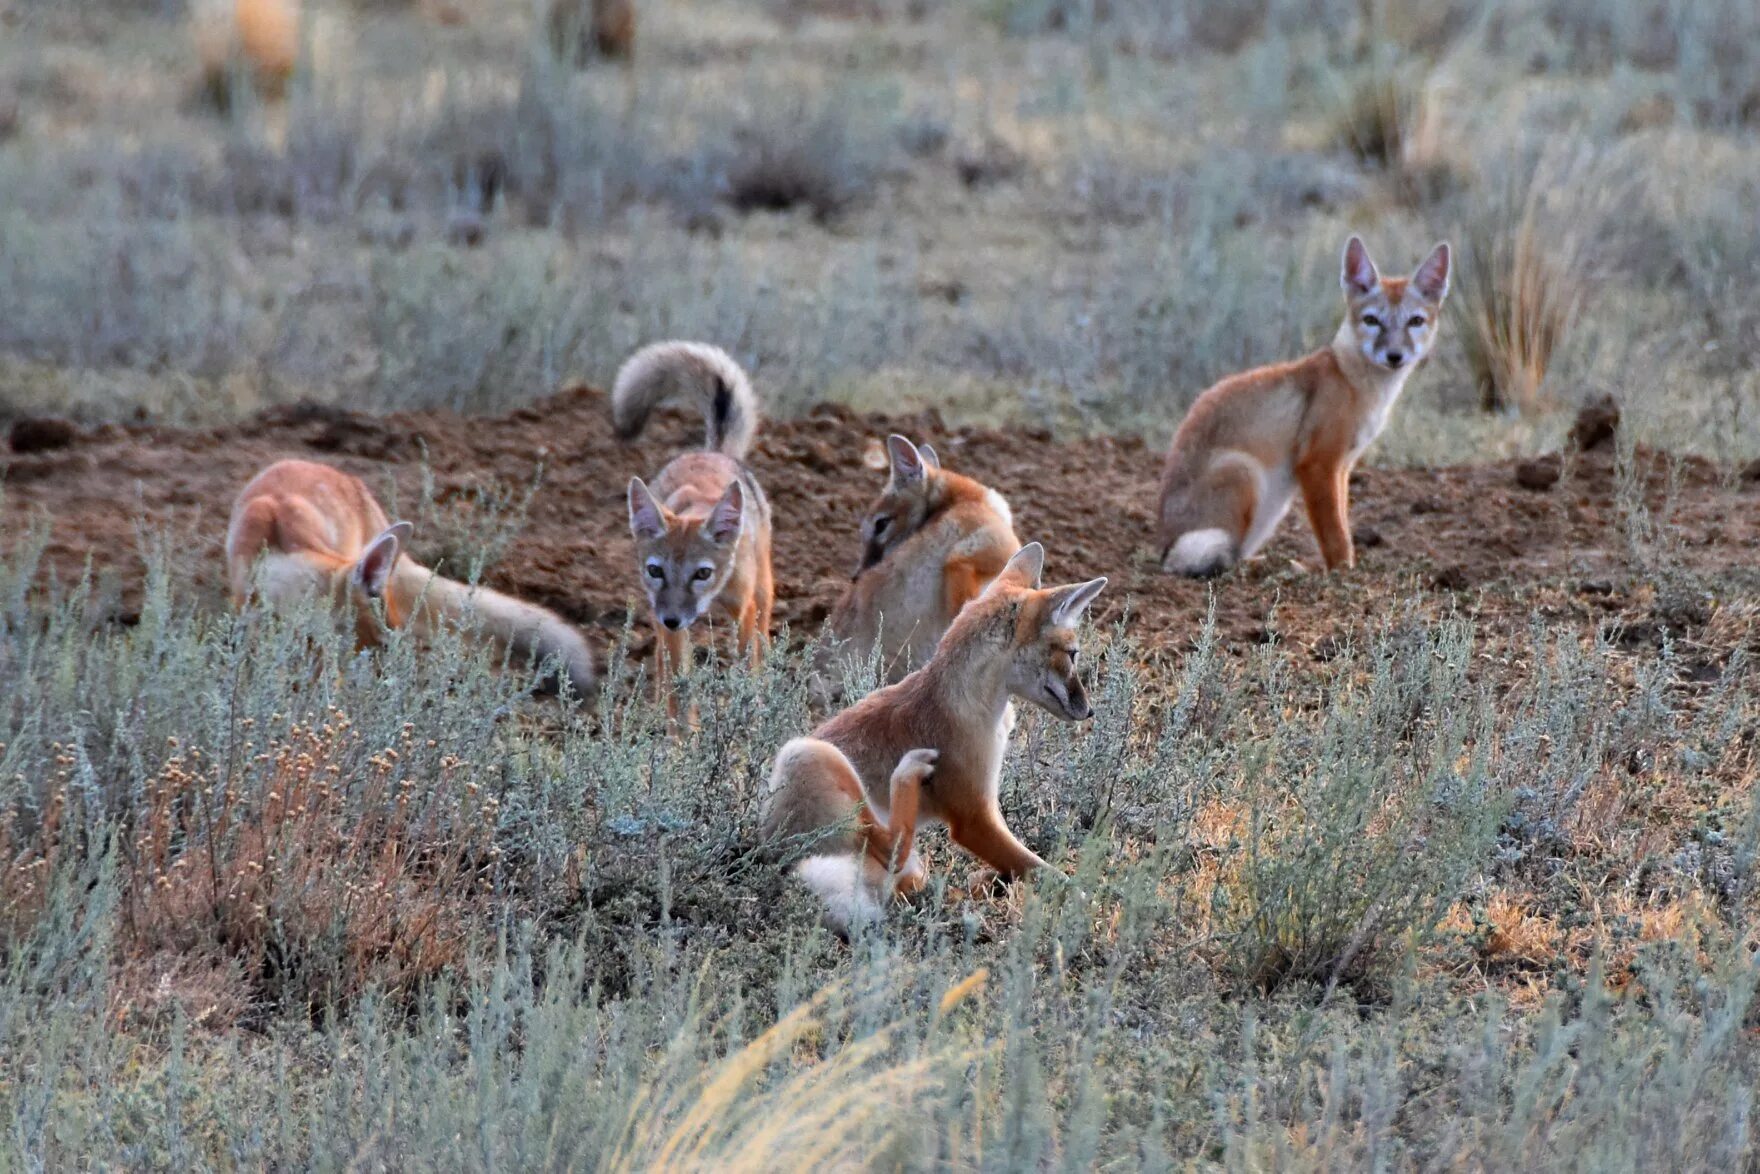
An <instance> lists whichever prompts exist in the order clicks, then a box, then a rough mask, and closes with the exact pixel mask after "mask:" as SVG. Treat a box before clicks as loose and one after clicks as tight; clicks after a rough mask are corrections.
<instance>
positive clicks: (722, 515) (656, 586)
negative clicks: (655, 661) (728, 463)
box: [629, 477, 745, 631]
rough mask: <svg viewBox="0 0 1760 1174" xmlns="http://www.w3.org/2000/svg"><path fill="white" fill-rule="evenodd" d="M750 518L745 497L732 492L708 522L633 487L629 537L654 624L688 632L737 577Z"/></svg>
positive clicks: (638, 483)
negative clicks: (741, 540) (744, 528)
mask: <svg viewBox="0 0 1760 1174" xmlns="http://www.w3.org/2000/svg"><path fill="white" fill-rule="evenodd" d="M744 514H745V491H744V490H742V489H741V488H740V484H739V482H738V481H735V482H733V483H732V484H730V485H729V486H728V487H727V492H725V493H723V494H722V495H721V500H720V501H718V502H716V503H715V508H714V509H712V510H710V511H709V515H708V517H705V518H686V517H681V516H679V515H678V514H675V513H673V512H672V511H671V510H669V509H667V508H666V507H665V506H663V505H661V504H660V503H659V502H658V501H657V500H655V498H654V495H653V493H652V492H650V491H649V489H648V487H647V485H645V484H644V483H643V482H642V479H641V478H640V477H631V478H630V481H629V532H630V534H631V535H632V536H634V538H635V540H636V562H637V565H638V566H639V567H640V568H641V571H640V573H641V579H642V587H643V588H644V589H645V590H646V591H647V593H648V605H649V606H650V607H652V608H653V609H654V618H655V619H657V620H659V621H660V622H661V623H662V624H664V625H665V626H666V627H667V628H670V629H671V630H673V631H677V630H679V629H680V628H688V627H690V626H691V625H692V624H694V623H696V622H697V619H698V618H699V617H700V616H701V615H702V614H703V613H704V612H705V611H707V610H709V605H710V604H711V603H713V602H714V601H715V597H716V596H717V595H719V594H721V589H722V588H723V587H725V586H727V580H728V578H729V577H730V576H732V574H733V567H734V552H735V547H736V545H737V544H738V542H739V536H740V530H741V522H742V519H743V517H744Z"/></svg>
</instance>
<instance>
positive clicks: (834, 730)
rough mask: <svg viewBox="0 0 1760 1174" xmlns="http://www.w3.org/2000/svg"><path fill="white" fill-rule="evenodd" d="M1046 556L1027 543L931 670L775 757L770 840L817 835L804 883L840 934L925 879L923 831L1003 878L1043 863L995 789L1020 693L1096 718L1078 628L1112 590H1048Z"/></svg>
mask: <svg viewBox="0 0 1760 1174" xmlns="http://www.w3.org/2000/svg"><path fill="white" fill-rule="evenodd" d="M1044 560H1045V550H1044V548H1043V547H1041V546H1040V545H1039V544H1038V543H1037V542H1029V543H1028V544H1027V545H1025V546H1023V547H1021V548H1020V550H1019V551H1017V552H1016V553H1015V555H1014V557H1013V558H1011V559H1009V560H1008V563H1007V564H1006V565H1005V566H1004V567H1003V568H1002V571H1001V573H1000V574H998V575H997V576H996V578H995V579H994V580H993V581H992V582H991V583H990V585H989V586H988V587H986V588H985V589H984V591H983V593H982V594H980V595H979V596H978V597H977V598H976V599H974V600H972V601H971V602H970V603H968V604H967V605H966V606H965V608H964V609H963V610H961V611H960V613H959V615H958V616H957V617H955V619H954V621H953V623H952V625H951V626H950V627H949V628H948V629H947V633H946V635H944V636H942V638H941V642H940V644H939V645H937V646H936V649H935V654H934V656H932V657H931V658H930V659H929V662H928V663H927V664H925V665H924V666H923V667H922V668H920V669H918V670H916V671H915V672H913V673H911V674H910V675H909V676H907V677H905V678H904V679H903V680H902V681H900V682H898V683H897V684H896V685H889V686H887V687H885V688H883V689H879V690H877V691H875V692H873V693H870V694H869V695H868V696H867V697H865V698H863V699H862V700H861V701H859V702H857V703H856V704H855V705H853V706H851V707H850V708H848V709H846V710H844V711H843V712H842V713H840V714H838V715H837V716H836V717H833V718H832V719H831V720H829V721H827V722H825V723H824V724H823V725H821V726H820V727H819V728H818V729H816V730H814V731H813V733H812V734H811V735H810V736H808V737H805V738H796V739H794V740H793V741H791V742H789V743H787V744H786V745H784V746H783V747H782V749H781V750H780V751H779V752H778V753H777V755H776V763H775V765H774V767H773V768H772V770H771V774H770V784H769V789H768V791H767V794H766V796H765V801H764V810H763V834H764V837H765V838H766V839H767V840H770V841H772V842H775V841H780V840H785V839H789V838H792V837H815V836H816V837H818V838H817V839H816V840H814V841H813V842H812V844H811V850H812V853H813V854H812V855H809V856H808V857H806V858H805V859H804V860H802V861H801V862H800V863H799V864H798V865H796V866H795V871H796V874H797V875H798V876H799V877H800V878H801V879H802V880H803V881H804V882H805V883H806V884H807V886H808V887H809V888H811V889H812V890H813V891H814V892H815V893H817V894H818V895H819V897H820V898H821V899H822V900H823V901H824V902H825V904H826V909H827V912H826V920H827V922H828V923H829V924H830V925H831V926H832V927H833V928H834V929H836V930H838V931H839V932H841V933H848V931H849V930H850V928H851V927H852V926H854V925H856V924H858V923H860V922H862V921H865V920H869V919H872V918H874V917H876V916H878V915H879V913H880V911H881V910H882V908H883V907H884V905H885V902H886V901H887V900H888V899H889V898H890V896H891V894H892V893H893V892H895V891H897V892H911V891H914V890H916V889H917V888H920V887H921V886H922V884H923V882H924V877H925V870H924V867H923V862H922V860H921V858H920V857H919V856H918V855H917V854H916V852H915V850H914V845H915V836H916V830H917V828H919V827H921V826H922V825H923V824H925V823H930V822H935V823H943V824H946V825H947V829H948V832H949V834H950V835H951V836H952V838H953V842H954V843H956V844H958V845H959V846H960V847H962V848H964V849H965V850H966V851H968V852H970V853H972V854H973V855H974V856H976V857H978V858H979V859H980V860H983V861H984V862H985V863H986V864H988V865H990V866H991V867H992V868H994V869H996V870H997V871H998V872H999V873H1001V874H1002V875H1003V876H1005V877H1015V876H1020V875H1022V874H1024V873H1027V872H1031V871H1032V870H1034V869H1036V868H1039V867H1041V866H1043V865H1044V863H1045V862H1044V861H1043V860H1041V859H1040V858H1039V857H1038V856H1037V855H1036V854H1034V852H1033V851H1032V850H1031V849H1030V848H1028V847H1027V846H1026V845H1024V844H1022V843H1021V842H1020V841H1019V840H1018V839H1016V838H1015V836H1014V834H1013V833H1012V832H1010V831H1009V830H1008V827H1007V825H1006V824H1005V823H1004V822H1003V819H1002V809H1001V806H1000V805H999V803H998V799H997V786H998V781H999V777H1000V774H1001V771H1002V757H1003V752H1004V750H1005V749H1006V747H1007V743H1008V732H1009V729H1010V728H1011V726H1012V722H1011V720H1010V713H1009V699H1010V698H1011V697H1018V698H1020V699H1021V700H1023V701H1030V702H1032V703H1033V704H1035V705H1037V706H1039V707H1040V708H1041V709H1043V710H1045V711H1046V712H1047V713H1049V714H1051V715H1052V716H1053V717H1056V718H1061V719H1062V720H1064V721H1082V720H1083V719H1085V718H1087V717H1088V714H1089V707H1088V696H1087V692H1086V691H1085V690H1084V689H1083V687H1082V679H1081V674H1080V671H1079V665H1078V663H1077V662H1078V656H1079V652H1080V649H1079V645H1078V641H1077V634H1076V627H1077V624H1078V623H1079V622H1080V620H1081V616H1082V613H1083V612H1084V611H1086V610H1087V608H1088V605H1089V604H1091V603H1093V601H1094V598H1095V596H1097V595H1099V594H1100V591H1101V589H1102V588H1103V587H1105V586H1106V580H1105V579H1093V580H1090V581H1088V582H1086V583H1077V584H1074V585H1071V586H1067V587H1054V588H1050V589H1048V590H1041V589H1040V587H1039V576H1040V573H1041V569H1042V568H1043V566H1044Z"/></svg>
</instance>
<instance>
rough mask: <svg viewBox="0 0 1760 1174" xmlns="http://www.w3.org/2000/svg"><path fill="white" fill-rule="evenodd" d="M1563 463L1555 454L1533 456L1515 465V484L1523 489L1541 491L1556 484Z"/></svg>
mask: <svg viewBox="0 0 1760 1174" xmlns="http://www.w3.org/2000/svg"><path fill="white" fill-rule="evenodd" d="M1562 471H1563V465H1562V464H1561V462H1560V461H1559V459H1558V457H1557V456H1556V455H1549V456H1543V457H1535V458H1534V459H1533V460H1531V461H1523V462H1522V463H1521V464H1519V465H1517V466H1516V484H1517V485H1520V486H1521V487H1522V488H1523V489H1532V490H1534V491H1536V492H1543V491H1545V490H1548V489H1551V488H1552V487H1553V486H1554V485H1557V484H1558V478H1559V474H1560V473H1561V472H1562Z"/></svg>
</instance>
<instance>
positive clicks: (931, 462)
mask: <svg viewBox="0 0 1760 1174" xmlns="http://www.w3.org/2000/svg"><path fill="white" fill-rule="evenodd" d="M917 455H918V456H920V457H922V458H923V463H924V464H925V465H927V466H929V467H930V468H931V469H939V468H940V467H941V458H940V457H938V456H936V455H935V450H934V449H932V448H930V447H929V446H928V445H926V444H919V445H917Z"/></svg>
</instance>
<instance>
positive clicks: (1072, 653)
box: [1069, 648, 1082, 669]
mask: <svg viewBox="0 0 1760 1174" xmlns="http://www.w3.org/2000/svg"><path fill="white" fill-rule="evenodd" d="M1081 655H1082V650H1081V649H1080V648H1072V649H1070V650H1069V667H1070V668H1072V669H1073V668H1075V667H1076V661H1077V660H1079V659H1081Z"/></svg>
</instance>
